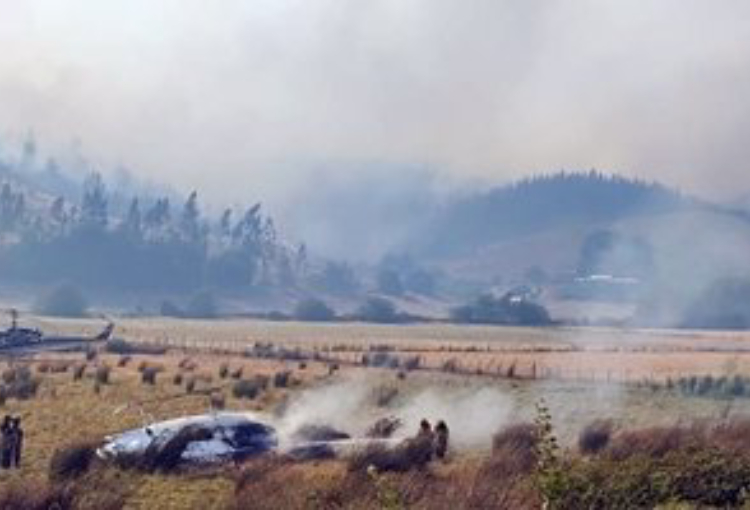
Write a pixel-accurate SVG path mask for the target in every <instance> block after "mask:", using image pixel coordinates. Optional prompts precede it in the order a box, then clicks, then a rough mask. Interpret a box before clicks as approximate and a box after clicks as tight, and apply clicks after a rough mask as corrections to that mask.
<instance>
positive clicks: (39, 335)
mask: <svg viewBox="0 0 750 510" xmlns="http://www.w3.org/2000/svg"><path fill="white" fill-rule="evenodd" d="M10 316H11V326H10V328H8V329H5V330H0V353H3V352H17V351H27V350H33V351H41V350H60V349H65V348H69V347H72V346H77V345H80V344H81V343H83V342H91V341H94V342H98V341H107V340H109V338H110V337H111V336H112V333H113V331H114V329H115V325H114V323H113V322H112V321H109V322H108V323H107V325H106V326H105V328H104V329H103V330H102V331H101V332H100V333H99V334H98V335H95V336H93V337H89V336H65V335H47V334H45V333H44V332H42V331H41V330H40V329H38V328H27V327H21V326H19V325H18V310H16V309H11V310H10Z"/></svg>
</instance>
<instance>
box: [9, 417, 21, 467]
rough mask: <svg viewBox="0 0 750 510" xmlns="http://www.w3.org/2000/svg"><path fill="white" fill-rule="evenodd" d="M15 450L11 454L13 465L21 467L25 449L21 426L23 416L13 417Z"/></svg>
mask: <svg viewBox="0 0 750 510" xmlns="http://www.w3.org/2000/svg"><path fill="white" fill-rule="evenodd" d="M12 423H13V433H12V442H13V452H12V455H11V459H10V462H11V467H14V468H19V467H21V453H22V451H23V429H22V428H21V418H20V417H19V416H17V417H16V418H14V419H13V422H12Z"/></svg>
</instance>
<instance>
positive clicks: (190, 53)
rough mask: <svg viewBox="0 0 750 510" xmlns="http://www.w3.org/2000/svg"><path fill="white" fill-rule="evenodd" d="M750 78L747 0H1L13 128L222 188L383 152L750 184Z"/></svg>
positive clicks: (0, 127) (450, 162) (719, 189)
mask: <svg viewBox="0 0 750 510" xmlns="http://www.w3.org/2000/svg"><path fill="white" fill-rule="evenodd" d="M749 91H750V2H748V1H746V0H736V1H733V0H721V1H717V0H702V1H701V0H654V1H647V0H619V1H615V0H590V1H586V0H569V1H554V0H548V1H541V0H518V1H501V0H487V1H481V0H453V1H449V0H338V1H334V0H319V1H317V0H255V1H249V0H248V1H245V2H241V1H235V0H221V1H211V0H203V1H198V0H172V1H167V0H161V1H159V0H121V1H115V0H108V1H102V0H88V1H84V0H23V1H21V0H0V133H9V132H15V133H22V132H25V131H26V130H29V129H31V130H33V131H34V133H35V134H36V136H37V138H38V139H39V140H40V142H41V144H42V146H43V147H49V148H53V149H55V150H62V148H64V147H65V146H66V145H69V144H70V141H71V140H73V139H75V138H77V139H80V140H81V141H82V144H83V148H84V151H85V152H86V153H87V154H90V155H92V156H93V157H94V159H95V160H97V161H98V162H100V163H101V164H103V165H107V166H114V165H116V164H118V163H123V164H126V165H127V166H129V167H132V168H133V169H134V170H136V171H137V172H138V174H139V175H141V176H144V177H147V178H150V179H152V180H161V181H165V182H168V183H170V184H173V185H176V186H178V187H180V188H183V189H190V188H193V187H200V188H202V189H205V190H207V193H208V195H209V196H210V197H214V198H219V197H221V198H224V197H226V198H229V199H231V200H237V199H241V198H243V196H245V195H251V196H257V195H258V193H268V194H271V195H273V194H278V193H279V192H280V191H283V190H287V189H290V188H293V187H295V186H296V187H298V186H299V182H305V183H307V182H309V181H308V179H309V174H307V172H308V170H309V168H311V167H314V168H320V167H321V166H324V165H325V164H333V165H336V166H338V167H339V168H344V169H346V168H347V166H348V163H356V164H354V165H352V167H351V168H362V165H361V163H363V162H364V163H367V162H372V161H375V162H391V163H406V164H410V165H427V166H429V167H434V168H436V169H439V170H440V171H442V172H446V173H447V174H449V175H452V176H460V177H464V176H466V177H471V178H476V177H481V178H483V177H489V178H492V179H495V180H506V179H509V178H511V177H514V176H518V175H521V174H526V173H532V172H539V171H547V170H556V169H559V168H568V169H573V168H584V169H588V168H591V167H597V168H600V169H611V170H617V171H621V172H624V173H628V174H632V175H639V176H643V177H647V178H656V179H662V180H665V181H667V182H670V183H676V184H679V185H681V186H683V187H685V188H687V189H689V190H697V191H700V192H703V193H705V194H709V193H710V194H731V193H739V192H741V191H743V190H744V191H750V171H749V170H750V168H749V165H748V161H750V142H748V140H750V129H748V128H750V92H749ZM0 141H1V140H0ZM318 171H319V170H318ZM339 171H350V172H355V171H359V170H354V169H352V170H339ZM305 174H307V177H306V178H305V179H302V178H301V177H300V176H301V175H305Z"/></svg>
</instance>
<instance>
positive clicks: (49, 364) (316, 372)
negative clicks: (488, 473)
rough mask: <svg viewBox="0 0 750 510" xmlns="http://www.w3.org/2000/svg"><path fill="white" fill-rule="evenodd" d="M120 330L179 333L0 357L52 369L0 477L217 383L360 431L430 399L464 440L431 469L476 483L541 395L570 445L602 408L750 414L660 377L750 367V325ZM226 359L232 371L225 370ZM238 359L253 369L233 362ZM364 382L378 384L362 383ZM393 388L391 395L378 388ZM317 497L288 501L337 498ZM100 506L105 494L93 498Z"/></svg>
mask: <svg viewBox="0 0 750 510" xmlns="http://www.w3.org/2000/svg"><path fill="white" fill-rule="evenodd" d="M33 321H34V322H36V323H37V324H38V325H40V326H41V327H43V328H44V329H45V331H48V332H56V333H76V334H78V333H92V332H94V331H97V330H98V329H99V328H100V326H101V321H95V320H85V321H73V320H53V319H48V318H36V319H34V320H33ZM30 322H31V321H30ZM116 336H117V337H120V338H123V339H125V340H127V341H129V342H138V343H143V344H153V345H159V346H163V347H167V348H168V352H167V353H166V354H164V355H156V354H148V355H144V354H134V355H132V356H130V357H129V359H128V360H124V358H123V356H121V355H117V354H111V353H104V352H100V353H99V354H98V355H97V356H96V357H93V359H87V356H86V354H85V353H80V352H79V353H69V354H51V353H50V354H40V355H36V356H34V357H31V358H19V359H7V360H6V361H5V362H3V364H2V365H0V366H2V370H3V372H8V371H12V370H14V369H17V368H18V367H24V366H25V367H28V368H29V369H30V370H31V373H32V374H33V377H34V378H36V379H38V381H39V383H40V384H39V388H38V391H37V394H36V396H35V397H33V398H29V399H25V400H18V399H15V398H10V399H8V400H7V401H6V402H5V403H4V406H3V408H2V409H1V410H0V412H2V413H7V414H14V415H20V416H22V417H23V422H24V428H25V431H26V447H25V453H24V460H23V465H22V468H21V469H20V470H19V471H17V472H2V474H1V475H0V476H1V477H0V488H8V487H13V486H14V485H15V484H19V483H29V481H38V482H39V483H40V484H41V483H44V482H45V480H46V479H47V476H48V471H49V464H50V459H51V458H52V456H53V454H54V453H55V451H56V450H57V449H59V448H61V447H63V446H66V445H70V444H73V443H77V442H81V441H97V440H100V439H101V438H102V437H103V436H104V435H106V434H110V433H114V432H118V431H122V430H125V429H128V428H133V427H138V426H142V425H143V424H145V423H148V422H149V421H156V420H161V419H167V418H172V417H177V416H182V415H186V414H197V413H203V412H207V411H208V410H209V409H210V407H211V401H212V397H213V400H214V402H215V401H216V398H217V397H219V396H220V401H221V402H222V405H223V406H225V407H226V408H227V409H232V410H235V409H238V410H241V409H247V410H253V411H258V412H261V413H265V414H266V415H267V416H269V417H272V416H275V415H278V413H279V412H280V411H281V410H284V409H286V408H288V407H289V406H290V403H291V404H294V402H296V401H298V400H300V399H302V400H304V399H305V395H307V396H308V397H307V404H306V405H307V406H308V407H309V406H310V402H312V403H313V408H315V407H316V406H317V404H318V403H320V406H319V411H320V412H319V413H318V414H316V413H315V409H313V412H312V415H311V416H312V417H313V418H316V419H321V416H322V417H325V418H326V419H327V420H328V422H329V423H330V424H331V425H333V426H336V427H338V428H343V429H345V430H347V432H350V433H352V434H358V433H361V432H362V430H363V427H364V426H366V424H367V423H371V422H372V421H373V420H375V419H377V418H378V417H382V416H388V415H395V416H399V417H401V418H402V419H403V420H404V421H405V422H406V426H407V427H408V428H409V430H412V427H414V426H415V423H416V421H418V420H419V419H420V418H421V417H422V414H421V413H423V414H424V415H425V416H426V417H429V418H430V419H432V420H435V419H438V418H445V419H447V420H448V422H449V424H450V425H451V426H452V430H453V431H455V437H456V441H457V443H458V444H459V446H460V447H457V448H456V450H455V451H454V456H453V458H452V461H451V462H450V463H448V464H447V465H440V466H438V467H436V470H435V476H438V477H444V478H445V479H446V480H448V479H450V480H454V481H455V480H464V481H465V482H466V483H468V484H470V485H471V484H476V483H479V482H478V481H477V480H476V479H475V478H471V477H473V476H475V475H476V476H479V474H478V473H479V471H478V470H480V463H479V461H475V460H473V459H476V458H478V457H477V456H481V455H483V454H484V453H483V452H486V451H488V450H489V449H490V446H491V444H492V443H491V441H492V435H493V434H494V433H495V432H496V431H497V430H498V429H499V428H501V427H502V426H507V425H509V424H513V423H516V422H521V421H528V420H532V419H533V418H534V412H535V411H534V405H535V404H536V403H537V402H539V401H541V400H542V399H543V400H544V401H546V402H547V404H548V406H549V409H550V412H551V414H552V418H553V422H554V424H555V428H556V431H557V434H558V435H559V437H560V439H561V440H562V442H563V445H564V446H565V447H572V446H573V445H574V444H575V440H576V437H577V434H578V432H579V431H580V430H581V428H583V427H584V426H585V425H586V424H588V423H590V422H591V421H592V420H595V419H597V418H602V419H609V420H612V421H613V423H614V424H615V425H616V426H617V427H622V428H632V427H650V426H655V425H673V424H675V423H677V422H685V423H688V422H692V421H694V420H696V419H715V418H717V417H723V418H726V417H728V416H731V417H743V416H747V415H750V398H746V397H743V398H736V399H726V398H709V397H686V396H684V395H682V394H679V393H678V392H675V391H666V390H665V389H664V381H666V380H667V379H668V378H677V377H689V376H691V375H700V376H704V375H707V374H712V376H714V377H720V376H726V377H732V376H736V375H741V376H745V375H750V336H745V335H742V334H728V333H695V332H655V331H614V330H594V329H587V330H584V329H580V330H578V329H519V328H493V327H459V326H450V325H440V324H434V325H414V326H373V325H362V324H301V323H276V322H258V321H248V320H224V321H181V320H165V319H124V320H119V321H118V326H117V330H116ZM267 344H272V345H273V346H274V347H275V348H276V349H284V351H283V352H284V353H285V354H282V355H280V356H276V357H268V358H263V357H262V356H259V355H258V353H259V351H258V350H257V346H258V345H267ZM263 352H265V351H263ZM276 352H278V351H276ZM300 353H302V354H304V356H305V357H306V358H307V359H306V360H305V361H303V362H301V361H300V360H299V359H296V356H297V355H299V354H300ZM378 353H386V354H387V355H388V356H393V357H397V358H399V359H400V360H404V359H408V358H410V357H415V356H419V358H420V362H419V367H418V369H412V370H406V369H404V368H403V365H401V366H400V367H398V368H388V367H373V366H364V365H363V364H362V357H363V356H368V357H370V359H372V357H373V356H375V355H377V354H378ZM89 358H91V355H89ZM83 365H85V366H86V368H85V372H84V375H83V377H82V378H78V379H77V378H76V377H75V374H76V367H81V366H83ZM370 365H371V364H370ZM104 366H106V367H109V378H108V379H109V380H108V381H107V382H106V383H102V382H101V381H100V382H99V383H97V368H98V367H104ZM146 366H148V367H155V368H156V369H157V370H158V374H157V376H156V381H155V384H145V383H144V382H143V380H142V377H143V376H142V372H143V369H144V367H146ZM223 366H226V367H227V368H228V372H229V374H227V373H225V374H224V377H222V375H221V374H222V367H223ZM510 367H513V368H512V373H510V374H509V373H508V371H509V369H510ZM240 368H241V369H242V373H241V374H239V375H237V374H235V377H236V378H235V377H233V376H232V372H235V373H236V372H237V370H238V369H240ZM287 371H288V372H290V373H291V379H290V384H288V385H286V386H285V387H274V385H273V384H271V385H270V386H269V389H268V390H266V391H263V392H261V393H260V395H258V396H257V397H256V398H254V399H245V398H237V397H235V396H234V395H233V391H232V388H233V385H234V384H235V383H236V381H237V378H239V379H250V378H253V377H256V376H258V375H266V376H270V377H272V376H273V375H274V374H276V373H279V372H287ZM225 372H226V370H225ZM178 375H179V377H178V379H181V380H179V381H178V380H176V376H178ZM191 380H192V381H194V382H193V383H192V384H193V388H191V391H188V389H187V385H188V381H191ZM363 387H366V388H367V392H366V398H365V397H362V398H361V399H359V400H357V399H355V398H354V397H352V395H356V394H357V393H358V392H360V393H361V392H362V388H363ZM383 389H385V390H387V394H388V395H391V394H392V395H391V396H389V397H388V398H386V399H383V398H381V397H377V398H375V399H374V400H373V398H372V395H373V394H375V395H381V394H382V393H383ZM326 391H329V392H331V391H336V392H338V393H335V396H333V397H331V399H329V401H331V400H332V401H337V405H336V406H334V407H330V404H329V403H328V402H326V401H324V400H323V398H324V397H322V396H321V395H326V393H325V392H326ZM315 392H318V393H315ZM321 392H323V393H321ZM363 394H365V393H363ZM310 395H313V397H310ZM311 399H312V400H311ZM315 399H320V400H315ZM352 399H353V400H352ZM349 400H351V402H349ZM462 434H463V435H462ZM243 469H247V468H243ZM249 469H252V465H251V467H250V468H249ZM240 471H242V470H240ZM238 473H239V471H236V470H235V469H223V470H219V471H212V472H208V473H197V474H191V475H182V476H171V475H159V474H142V473H134V472H130V471H126V472H121V471H117V470H104V471H102V472H99V473H97V474H96V478H92V479H91V480H89V481H88V482H87V483H89V484H90V485H91V486H101V487H110V486H111V487H114V489H112V490H110V491H109V492H111V493H112V494H114V495H118V494H119V496H117V497H115V496H113V498H114V499H115V500H117V501H120V502H122V501H125V502H126V504H125V507H126V508H232V505H235V504H236V497H235V490H236V488H237V487H238V485H237V477H238V476H240V475H238ZM273 473H274V474H273V476H272V478H271V480H272V481H273V483H278V484H281V485H284V484H287V483H292V484H294V483H303V482H302V481H304V483H305V484H307V489H305V490H308V491H313V492H315V490H318V489H316V487H318V488H319V489H320V490H321V491H323V492H325V493H326V494H328V492H330V491H329V489H330V487H329V486H332V485H331V484H333V485H334V486H336V487H339V486H340V485H341V484H346V483H349V482H348V481H347V480H349V478H348V476H347V473H346V468H345V465H344V464H342V463H341V462H338V461H331V462H327V463H326V462H323V463H320V464H317V463H316V464H312V465H311V464H304V465H299V466H297V465H290V466H287V467H285V469H284V470H278V469H277V470H275V471H273ZM472 473H473V474H472ZM92 476H94V475H92ZM470 478H471V480H469V479H470ZM441 479H442V478H441ZM301 480H302V481H301ZM399 480H400V479H399ZM423 482H424V481H421V482H419V483H423ZM269 483H271V482H269ZM394 483H401V481H398V482H394ZM414 483H417V481H414ZM424 483H427V482H424ZM430 483H432V482H430ZM462 483H463V482H462ZM337 484H338V485H337ZM264 487H265V486H264ZM326 487H328V488H326ZM266 489H268V487H266ZM269 490H270V489H269ZM410 490H411V489H410ZM326 491H328V492H326ZM243 494H244V493H243ZM308 496H309V494H308ZM376 496H377V494H376ZM290 497H291V496H290ZM310 497H313V496H310ZM373 497H375V496H373ZM446 497H448V496H446ZM456 497H457V496H456ZM117 498H120V499H117ZM313 499H314V498H313ZM449 499H450V498H449ZM449 499H448V500H449ZM448 500H446V501H448ZM300 501H302V502H303V503H300ZM305 501H308V500H306V499H304V498H303V500H299V499H289V500H288V501H287V502H286V503H285V504H288V505H298V504H301V505H302V506H300V508H338V507H336V506H335V505H334V506H330V505H329V506H326V505H325V504H321V505H318V506H316V505H313V504H312V503H310V505H309V506H308V503H304V502H305ZM453 501H455V500H453ZM102 505H103V504H102V502H101V501H99V500H93V501H92V502H90V503H89V505H88V506H87V507H88V508H97V507H102ZM79 506H80V505H79ZM121 506H122V505H120V506H117V505H115V504H113V506H112V508H119V507H121ZM258 507H259V508H260V507H262V506H258ZM292 507H294V506H292ZM371 507H372V506H369V507H368V506H367V505H366V504H364V503H363V506H362V508H371ZM376 507H377V506H376ZM381 507H387V506H383V505H381ZM532 507H533V506H532ZM245 508H254V507H253V506H252V505H250V506H245Z"/></svg>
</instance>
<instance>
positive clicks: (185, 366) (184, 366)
mask: <svg viewBox="0 0 750 510" xmlns="http://www.w3.org/2000/svg"><path fill="white" fill-rule="evenodd" d="M177 367H178V368H179V369H180V370H184V371H186V372H194V371H195V370H196V369H197V368H198V364H197V363H196V362H195V361H193V360H192V359H191V358H182V359H181V360H180V362H179V363H178V364H177Z"/></svg>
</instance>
